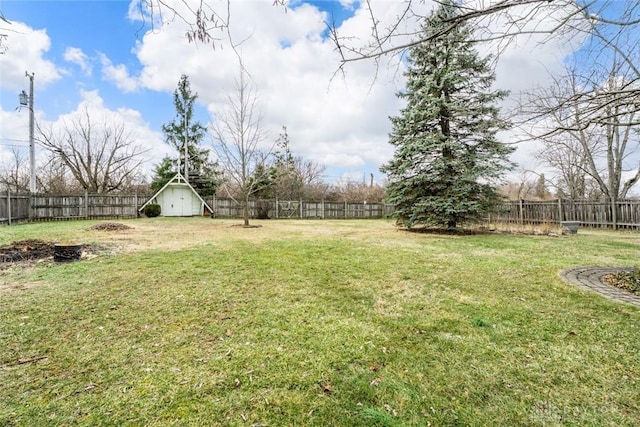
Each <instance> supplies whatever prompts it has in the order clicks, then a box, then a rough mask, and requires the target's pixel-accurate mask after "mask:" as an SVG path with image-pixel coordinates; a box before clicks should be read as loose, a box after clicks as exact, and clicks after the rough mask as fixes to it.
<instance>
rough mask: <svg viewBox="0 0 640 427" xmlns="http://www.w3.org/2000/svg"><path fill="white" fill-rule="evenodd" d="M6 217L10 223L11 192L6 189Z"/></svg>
mask: <svg viewBox="0 0 640 427" xmlns="http://www.w3.org/2000/svg"><path fill="white" fill-rule="evenodd" d="M7 218H9V225H11V193H10V192H9V189H7Z"/></svg>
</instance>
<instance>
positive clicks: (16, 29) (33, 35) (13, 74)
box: [0, 22, 61, 90]
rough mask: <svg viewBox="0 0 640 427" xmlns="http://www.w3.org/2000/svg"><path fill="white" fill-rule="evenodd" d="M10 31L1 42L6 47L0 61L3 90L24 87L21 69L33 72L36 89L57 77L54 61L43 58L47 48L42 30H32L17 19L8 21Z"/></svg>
mask: <svg viewBox="0 0 640 427" xmlns="http://www.w3.org/2000/svg"><path fill="white" fill-rule="evenodd" d="M11 29H12V30H13V31H12V32H11V33H10V34H9V36H8V37H7V39H6V40H5V41H4V42H3V44H6V46H7V48H8V50H7V52H6V53H5V54H3V55H2V57H1V59H2V60H0V76H1V79H0V85H1V87H2V89H4V90H21V89H24V87H25V82H26V81H27V80H25V71H26V72H28V73H29V74H31V73H35V75H36V79H37V84H38V86H39V87H40V88H42V87H44V86H46V85H48V84H49V83H51V82H54V81H56V80H58V79H60V78H61V75H60V72H59V71H58V69H57V68H56V66H55V64H54V63H53V62H51V61H48V60H46V59H44V54H45V53H46V52H48V51H49V49H50V48H51V40H50V39H49V36H48V35H47V31H46V30H34V29H33V28H30V27H29V26H27V25H25V24H23V23H21V22H12V23H11Z"/></svg>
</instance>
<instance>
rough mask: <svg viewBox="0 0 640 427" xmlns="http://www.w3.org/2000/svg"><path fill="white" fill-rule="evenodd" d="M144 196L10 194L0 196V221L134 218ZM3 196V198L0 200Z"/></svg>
mask: <svg viewBox="0 0 640 427" xmlns="http://www.w3.org/2000/svg"><path fill="white" fill-rule="evenodd" d="M147 198H148V196H139V195H137V194H133V195H122V194H87V193H85V194H83V195H65V196H51V195H46V194H32V195H29V194H11V193H5V195H4V197H2V196H0V224H11V223H12V222H22V221H53V220H69V219H107V218H136V217H137V216H138V206H140V205H141V202H142V203H144V202H145V201H146V200H147ZM3 199H4V200H3Z"/></svg>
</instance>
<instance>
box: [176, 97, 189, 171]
mask: <svg viewBox="0 0 640 427" xmlns="http://www.w3.org/2000/svg"><path fill="white" fill-rule="evenodd" d="M178 157H180V155H179V154H178ZM184 180H185V181H187V182H189V116H188V111H186V109H185V112H184Z"/></svg>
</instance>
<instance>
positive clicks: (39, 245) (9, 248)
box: [0, 239, 107, 265]
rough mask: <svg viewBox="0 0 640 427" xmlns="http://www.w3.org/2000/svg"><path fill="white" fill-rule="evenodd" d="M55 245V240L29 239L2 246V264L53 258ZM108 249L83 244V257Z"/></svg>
mask: <svg viewBox="0 0 640 427" xmlns="http://www.w3.org/2000/svg"><path fill="white" fill-rule="evenodd" d="M55 245H56V243H55V242H49V241H46V240H39V239H29V240H19V241H16V242H12V243H9V244H8V245H4V246H0V265H2V264H4V265H7V264H11V263H21V262H26V261H40V260H45V259H49V258H51V259H53V255H54V251H55ZM106 249H107V247H106V246H104V245H82V253H83V257H87V256H88V257H93V256H95V254H96V253H98V252H101V251H104V250H106Z"/></svg>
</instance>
